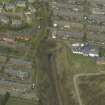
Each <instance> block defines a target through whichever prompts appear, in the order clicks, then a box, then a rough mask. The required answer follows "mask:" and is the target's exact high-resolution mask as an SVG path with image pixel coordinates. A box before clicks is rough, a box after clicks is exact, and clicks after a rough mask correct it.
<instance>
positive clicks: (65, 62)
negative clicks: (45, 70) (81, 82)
mask: <svg viewBox="0 0 105 105" xmlns="http://www.w3.org/2000/svg"><path fill="white" fill-rule="evenodd" d="M58 46H60V47H61V48H60V49H59V50H58V51H57V52H56V55H55V59H56V66H57V73H58V78H59V82H60V88H61V90H62V91H61V92H62V97H63V100H64V104H65V105H78V101H77V100H76V95H75V90H74V83H73V77H74V75H76V74H78V73H93V72H100V71H104V70H105V66H98V65H96V63H95V61H94V59H92V58H89V57H84V56H81V55H75V54H72V53H71V50H70V48H69V47H68V46H67V44H66V43H65V42H64V41H59V42H58Z"/></svg>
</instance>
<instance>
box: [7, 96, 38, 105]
mask: <svg viewBox="0 0 105 105" xmlns="http://www.w3.org/2000/svg"><path fill="white" fill-rule="evenodd" d="M6 105H37V104H36V103H35V101H32V100H25V99H20V98H15V97H10V99H9V100H8V102H7V104H6Z"/></svg>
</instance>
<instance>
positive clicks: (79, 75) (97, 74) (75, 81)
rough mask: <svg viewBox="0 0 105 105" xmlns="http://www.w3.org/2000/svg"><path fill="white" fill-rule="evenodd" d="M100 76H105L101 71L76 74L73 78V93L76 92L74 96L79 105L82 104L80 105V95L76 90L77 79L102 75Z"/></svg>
mask: <svg viewBox="0 0 105 105" xmlns="http://www.w3.org/2000/svg"><path fill="white" fill-rule="evenodd" d="M102 74H105V72H104V71H101V72H99V73H80V74H76V75H75V76H74V78H73V82H74V88H75V92H76V96H77V99H78V102H79V105H83V103H82V99H81V97H80V93H79V88H78V83H77V80H78V78H79V77H81V76H99V75H102Z"/></svg>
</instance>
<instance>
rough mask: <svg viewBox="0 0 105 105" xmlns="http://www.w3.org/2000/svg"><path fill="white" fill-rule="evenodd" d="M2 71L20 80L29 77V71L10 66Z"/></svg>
mask: <svg viewBox="0 0 105 105" xmlns="http://www.w3.org/2000/svg"><path fill="white" fill-rule="evenodd" d="M4 72H5V73H6V74H8V75H9V76H13V77H16V78H19V79H21V80H24V79H29V77H30V73H31V72H29V71H23V70H16V69H10V68H6V69H5V70H4Z"/></svg>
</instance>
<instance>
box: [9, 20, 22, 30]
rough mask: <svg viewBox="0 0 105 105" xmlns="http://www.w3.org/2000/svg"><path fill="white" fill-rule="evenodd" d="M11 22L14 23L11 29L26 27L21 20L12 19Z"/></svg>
mask: <svg viewBox="0 0 105 105" xmlns="http://www.w3.org/2000/svg"><path fill="white" fill-rule="evenodd" d="M11 22H12V24H11V27H13V28H21V27H23V26H24V23H23V21H22V20H20V19H12V21H11Z"/></svg>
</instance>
